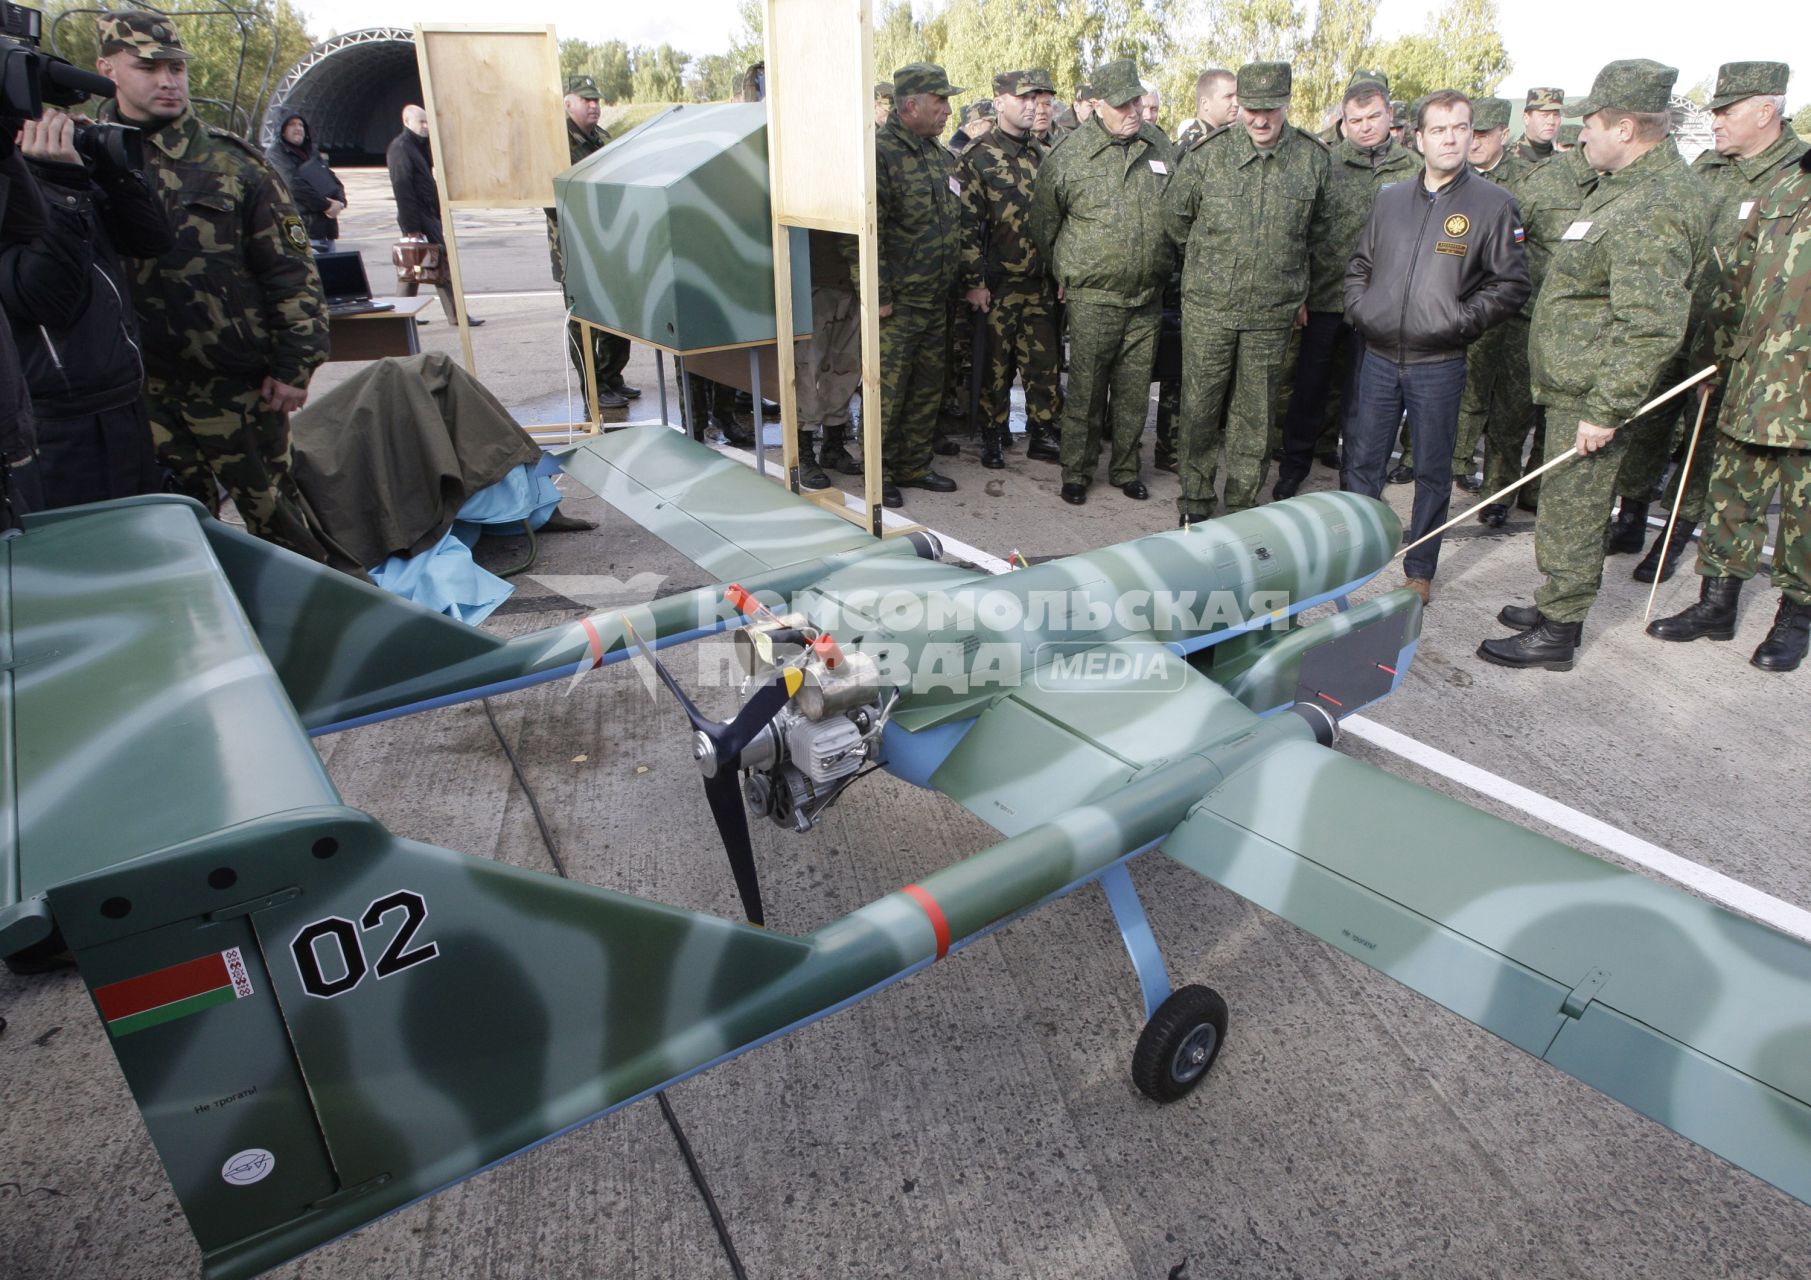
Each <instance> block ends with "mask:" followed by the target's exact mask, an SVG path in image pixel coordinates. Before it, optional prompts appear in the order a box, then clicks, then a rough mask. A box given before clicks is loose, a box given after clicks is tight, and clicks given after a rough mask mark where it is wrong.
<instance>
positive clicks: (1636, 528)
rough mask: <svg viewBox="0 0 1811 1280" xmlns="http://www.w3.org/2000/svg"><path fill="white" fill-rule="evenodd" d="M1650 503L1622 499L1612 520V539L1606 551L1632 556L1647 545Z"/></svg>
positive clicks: (1607, 552) (1610, 553) (1614, 554)
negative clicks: (1619, 508) (1619, 507)
mask: <svg viewBox="0 0 1811 1280" xmlns="http://www.w3.org/2000/svg"><path fill="white" fill-rule="evenodd" d="M1647 541H1648V504H1647V503H1645V502H1631V501H1629V500H1628V499H1627V498H1624V499H1623V500H1622V508H1621V510H1619V511H1618V512H1617V513H1616V519H1615V520H1613V521H1611V522H1610V539H1609V541H1608V542H1606V543H1605V544H1604V552H1605V554H1607V555H1612V556H1632V555H1634V554H1635V553H1636V552H1638V551H1640V550H1641V549H1642V548H1643V547H1645V546H1646V545H1647Z"/></svg>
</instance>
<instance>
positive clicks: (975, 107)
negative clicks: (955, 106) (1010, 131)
mask: <svg viewBox="0 0 1811 1280" xmlns="http://www.w3.org/2000/svg"><path fill="white" fill-rule="evenodd" d="M993 118H994V104H993V99H991V98H983V99H981V101H979V102H971V103H969V104H968V105H967V106H966V107H964V108H962V123H963V124H969V123H971V122H972V121H975V120H992V119H993Z"/></svg>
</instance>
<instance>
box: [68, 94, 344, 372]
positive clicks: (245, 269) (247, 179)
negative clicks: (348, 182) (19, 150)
mask: <svg viewBox="0 0 1811 1280" xmlns="http://www.w3.org/2000/svg"><path fill="white" fill-rule="evenodd" d="M102 112H103V117H104V118H106V119H109V120H118V119H119V116H118V112H117V109H116V108H115V106H114V104H113V103H111V102H109V103H107V104H106V106H105V107H104V108H103V109H102ZM145 144H146V145H145V171H146V176H147V177H148V178H149V179H150V182H151V187H152V190H153V191H155V192H156V193H157V195H158V197H159V199H161V200H162V201H163V205H164V208H165V211H166V212H167V213H168V214H169V217H170V225H171V227H172V228H173V229H174V230H175V233H176V243H175V245H174V247H172V248H171V249H169V250H168V251H166V252H165V253H164V254H162V255H161V256H160V257H157V258H152V259H140V260H139V261H138V263H137V270H136V274H135V276H134V279H133V282H132V296H133V301H134V303H136V305H137V308H138V322H139V328H140V330H141V333H142V335H143V341H144V351H145V369H146V371H147V372H148V373H149V374H150V375H151V376H152V377H156V378H164V379H167V380H170V381H173V382H199V381H205V380H207V379H210V378H214V377H220V376H224V377H229V378H243V379H245V381H246V382H247V383H248V384H249V385H252V386H256V385H257V384H258V383H259V382H260V381H262V380H263V379H264V378H265V377H266V376H269V377H274V378H276V379H277V381H279V382H285V383H288V384H289V385H290V386H295V387H299V386H306V385H307V382H308V378H309V375H310V374H312V373H313V372H314V370H315V368H316V366H318V365H319V364H320V363H321V362H322V361H324V360H325V359H326V358H327V302H326V299H325V298H324V297H323V296H322V294H321V278H320V275H319V273H317V272H316V271H315V267H314V252H313V250H312V249H310V247H309V244H308V232H307V231H306V230H305V229H304V228H303V226H302V219H301V216H300V215H299V214H298V213H297V212H296V207H295V204H294V203H293V202H292V201H291V200H290V198H289V192H288V190H287V189H285V188H284V186H283V181H282V179H281V178H279V177H277V175H276V174H274V173H272V172H271V171H270V168H269V167H268V166H267V165H266V164H265V162H264V157H263V156H262V155H260V154H259V153H258V152H257V150H255V149H254V148H253V147H252V146H251V145H250V144H249V143H246V142H243V141H241V140H240V139H238V138H236V137H234V136H233V135H232V134H230V133H227V132H225V131H224V130H220V129H215V128H212V127H210V126H208V125H205V124H203V123H202V122H201V121H200V120H199V119H197V118H196V116H195V114H194V112H192V111H185V112H183V114H182V115H180V116H178V117H177V118H176V119H175V120H172V121H170V122H169V123H168V124H166V125H165V126H164V127H163V128H161V129H156V130H146V132H145Z"/></svg>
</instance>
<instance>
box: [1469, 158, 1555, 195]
mask: <svg viewBox="0 0 1811 1280" xmlns="http://www.w3.org/2000/svg"><path fill="white" fill-rule="evenodd" d="M1561 154H1562V155H1563V154H1564V153H1563V152H1562V153H1561ZM1532 168H1534V164H1533V163H1531V162H1530V161H1528V160H1525V159H1523V158H1522V154H1521V152H1519V151H1505V152H1504V153H1503V157H1502V159H1500V160H1498V161H1497V165H1496V168H1494V169H1492V170H1491V171H1490V172H1488V173H1486V172H1485V171H1484V170H1482V169H1479V168H1477V167H1476V166H1473V167H1472V172H1473V173H1475V174H1477V175H1478V176H1479V177H1480V178H1482V179H1484V180H1485V181H1486V182H1494V183H1496V184H1497V185H1498V186H1499V187H1514V186H1515V184H1516V183H1517V182H1518V181H1520V180H1521V179H1522V178H1523V177H1525V176H1526V175H1527V173H1528V171H1529V170H1530V169H1532Z"/></svg>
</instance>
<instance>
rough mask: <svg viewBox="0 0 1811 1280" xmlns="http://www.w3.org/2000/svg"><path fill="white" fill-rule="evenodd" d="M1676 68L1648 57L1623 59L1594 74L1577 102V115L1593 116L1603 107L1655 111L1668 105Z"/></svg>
mask: <svg viewBox="0 0 1811 1280" xmlns="http://www.w3.org/2000/svg"><path fill="white" fill-rule="evenodd" d="M1678 79H1679V69H1678V68H1677V67H1664V66H1661V65H1660V64H1659V63H1658V62H1655V61H1653V60H1652V59H1651V58H1626V59H1624V60H1622V61H1620V62H1612V63H1610V64H1609V65H1608V66H1606V67H1605V68H1604V69H1603V70H1602V71H1599V72H1598V73H1597V79H1595V80H1593V81H1592V82H1591V92H1590V93H1588V94H1586V95H1585V100H1584V101H1583V102H1581V103H1579V104H1578V114H1579V116H1580V117H1581V118H1582V117H1585V116H1591V115H1596V114H1597V113H1598V112H1599V111H1602V110H1603V109H1604V108H1605V107H1614V108H1615V109H1616V110H1618V111H1639V112H1642V113H1644V114H1647V113H1653V114H1657V113H1659V112H1662V111H1667V110H1670V109H1671V107H1672V105H1673V104H1672V97H1673V85H1674V83H1675V82H1676V81H1677V80H1678Z"/></svg>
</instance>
